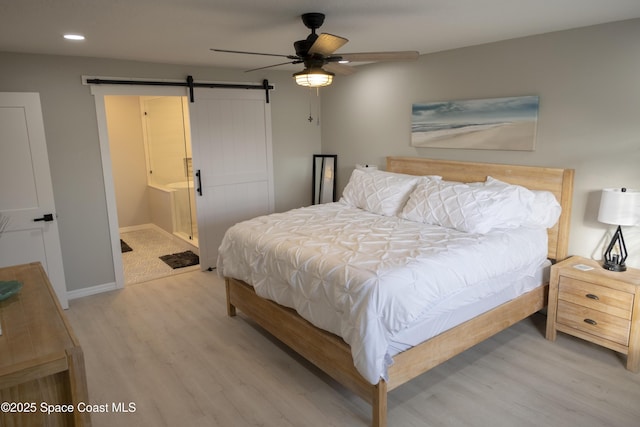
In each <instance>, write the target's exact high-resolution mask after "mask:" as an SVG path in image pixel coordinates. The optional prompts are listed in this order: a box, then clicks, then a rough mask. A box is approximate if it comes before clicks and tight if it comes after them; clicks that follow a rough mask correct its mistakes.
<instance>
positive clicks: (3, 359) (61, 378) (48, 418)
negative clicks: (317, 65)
mask: <svg viewBox="0 0 640 427" xmlns="http://www.w3.org/2000/svg"><path fill="white" fill-rule="evenodd" d="M0 280H17V281H19V282H21V283H22V285H23V287H22V290H21V291H20V292H19V293H18V294H16V295H13V296H11V297H9V298H8V299H6V300H4V301H0V322H2V335H1V336H0V404H1V405H2V408H1V409H2V410H1V411H0V425H1V426H6V427H12V426H90V425H91V418H90V414H89V413H87V412H82V411H79V410H77V408H82V407H83V405H84V403H88V394H87V379H86V376H85V369H84V356H83V353H82V349H81V348H80V344H79V343H78V340H77V339H76V337H75V335H74V333H73V331H72V330H71V326H70V325H69V322H68V321H67V318H66V317H65V315H64V312H63V311H62V308H61V307H60V304H59V303H58V299H57V298H56V296H55V293H54V291H53V288H52V286H51V283H50V282H49V279H48V278H47V275H46V273H45V272H44V269H43V268H42V265H40V263H32V264H25V265H18V266H12V267H6V268H0ZM47 412H50V413H47Z"/></svg>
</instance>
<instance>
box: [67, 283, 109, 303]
mask: <svg viewBox="0 0 640 427" xmlns="http://www.w3.org/2000/svg"><path fill="white" fill-rule="evenodd" d="M116 289H118V287H117V286H116V282H111V283H105V284H102V285H96V286H90V287H88V288H82V289H76V290H73V291H67V298H68V299H69V300H74V299H78V298H83V297H88V296H90V295H96V294H101V293H103V292H110V291H115V290H116Z"/></svg>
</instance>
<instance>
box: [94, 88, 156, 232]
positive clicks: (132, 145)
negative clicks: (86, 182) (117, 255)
mask: <svg viewBox="0 0 640 427" xmlns="http://www.w3.org/2000/svg"><path fill="white" fill-rule="evenodd" d="M105 109H106V111H107V118H108V119H107V126H108V131H109V148H110V151H111V167H112V171H113V185H114V189H115V193H116V204H117V205H118V225H119V226H120V227H121V228H122V227H132V226H136V225H141V224H148V223H150V222H151V212H150V210H149V199H148V187H147V171H146V169H147V167H146V159H145V153H144V141H143V133H142V119H141V116H140V98H139V97H137V96H107V97H105Z"/></svg>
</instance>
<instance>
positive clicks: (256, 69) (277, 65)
mask: <svg viewBox="0 0 640 427" xmlns="http://www.w3.org/2000/svg"><path fill="white" fill-rule="evenodd" d="M301 62H302V61H298V60H296V61H287V62H281V63H280V64H273V65H267V66H266V67H258V68H252V69H250V70H246V71H245V73H249V72H251V71H258V70H264V69H265V68H273V67H279V66H280V65H287V64H300V63H301Z"/></svg>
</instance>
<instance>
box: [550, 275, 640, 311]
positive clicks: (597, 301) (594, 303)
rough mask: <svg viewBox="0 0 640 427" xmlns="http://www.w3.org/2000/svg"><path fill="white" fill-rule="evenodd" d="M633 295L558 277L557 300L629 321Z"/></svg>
mask: <svg viewBox="0 0 640 427" xmlns="http://www.w3.org/2000/svg"><path fill="white" fill-rule="evenodd" d="M633 298H634V295H633V294H630V293H628V292H624V291H620V290H616V289H611V288H608V287H606V286H600V285H594V284H593V283H589V282H584V281H582V280H577V279H572V278H570V277H563V276H561V277H560V284H559V290H558V299H559V300H564V301H568V302H572V303H574V304H577V305H582V306H584V307H588V308H592V309H594V310H598V311H601V312H603V313H608V314H611V315H613V316H617V317H622V318H624V319H626V320H631V311H632V310H631V309H632V307H633Z"/></svg>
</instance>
